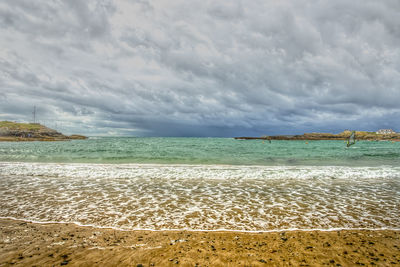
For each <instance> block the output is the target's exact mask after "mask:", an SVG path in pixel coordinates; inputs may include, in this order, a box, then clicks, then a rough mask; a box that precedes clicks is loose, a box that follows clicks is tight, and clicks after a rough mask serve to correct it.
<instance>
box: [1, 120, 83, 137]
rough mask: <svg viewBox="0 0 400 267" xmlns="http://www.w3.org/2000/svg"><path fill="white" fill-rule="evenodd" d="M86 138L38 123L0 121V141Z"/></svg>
mask: <svg viewBox="0 0 400 267" xmlns="http://www.w3.org/2000/svg"><path fill="white" fill-rule="evenodd" d="M86 138H87V137H86V136H82V135H70V136H66V135H63V134H62V133H60V132H57V131H56V130H53V129H50V128H48V127H46V126H44V125H41V124H39V123H18V122H11V121H0V141H66V140H72V139H86Z"/></svg>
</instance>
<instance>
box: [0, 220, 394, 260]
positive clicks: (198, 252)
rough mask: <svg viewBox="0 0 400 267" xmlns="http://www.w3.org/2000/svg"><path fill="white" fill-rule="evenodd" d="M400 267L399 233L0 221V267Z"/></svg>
mask: <svg viewBox="0 0 400 267" xmlns="http://www.w3.org/2000/svg"><path fill="white" fill-rule="evenodd" d="M64 265H66V266H268V265H270V266H320V265H327V266H375V265H377V266H400V231H392V230H379V231H370V230H341V231H328V232H326V231H287V232H271V233H242V232H193V231H157V232H154V231H119V230H113V229H99V228H93V227H82V226H77V225H75V224H37V223H28V222H24V221H16V220H9V219H0V266H64Z"/></svg>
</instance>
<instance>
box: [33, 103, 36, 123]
mask: <svg viewBox="0 0 400 267" xmlns="http://www.w3.org/2000/svg"><path fill="white" fill-rule="evenodd" d="M32 114H33V123H36V106H33V112H32Z"/></svg>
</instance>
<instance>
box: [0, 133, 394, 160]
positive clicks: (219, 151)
mask: <svg viewBox="0 0 400 267" xmlns="http://www.w3.org/2000/svg"><path fill="white" fill-rule="evenodd" d="M0 161H3V162H4V161H11V162H58V163H62V162H65V163H68V162H70V163H159V164H228V165H266V166H275V165H277V166H281V165H290V166H293V165H317V166H320V165H322V166H331V165H339V166H380V165H390V166H400V142H396V143H392V142H377V141H372V142H370V141H360V142H357V143H356V144H355V145H354V146H352V147H350V148H346V145H345V143H344V142H343V141H309V142H308V144H306V142H304V141H272V143H271V144H269V143H268V142H264V143H263V142H262V141H261V140H251V141H250V140H243V141H240V140H234V139H232V138H90V139H88V140H79V141H78V140H76V141H66V142H18V143H16V142H0Z"/></svg>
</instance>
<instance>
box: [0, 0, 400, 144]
mask: <svg viewBox="0 0 400 267" xmlns="http://www.w3.org/2000/svg"><path fill="white" fill-rule="evenodd" d="M399 13H400V1H399V0H383V1H376V0H352V1H348V0H335V1H332V0H315V1H309V0H290V1H289V0H280V1H276V0H251V1H244V0H243V1H240V0H230V1H211V0H190V1H187V0H154V1H146V0H136V1H135V0H129V1H119V0H118V1H107V0H104V1H94V0H65V1H61V0H53V1H49V0H35V1H32V0H14V1H1V2H0V120H11V121H18V122H32V121H33V117H32V111H33V107H34V106H36V108H37V112H36V114H37V120H38V121H39V122H41V123H44V124H46V125H48V126H50V127H53V128H56V129H57V130H60V131H62V132H64V133H77V134H86V135H113V136H119V135H121V136H216V137H231V136H262V135H276V134H302V133H304V132H333V133H336V132H341V131H343V130H345V129H356V130H367V131H375V130H377V129H380V128H393V129H394V130H397V131H400V16H399Z"/></svg>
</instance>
